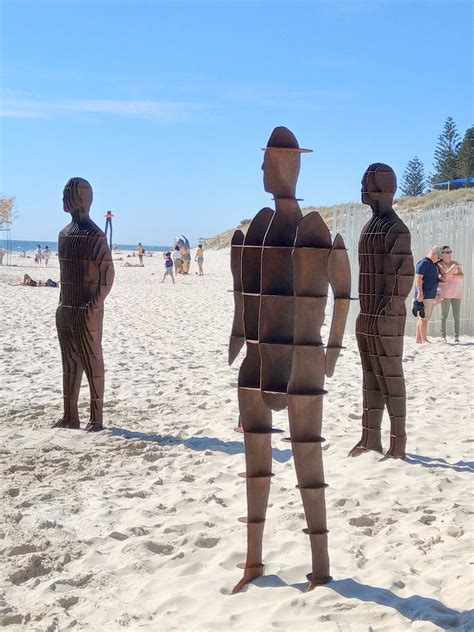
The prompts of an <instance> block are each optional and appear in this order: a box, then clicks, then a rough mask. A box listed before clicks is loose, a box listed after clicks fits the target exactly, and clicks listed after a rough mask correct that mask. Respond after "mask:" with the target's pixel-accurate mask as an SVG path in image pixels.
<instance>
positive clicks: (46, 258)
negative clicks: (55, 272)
mask: <svg viewBox="0 0 474 632" xmlns="http://www.w3.org/2000/svg"><path fill="white" fill-rule="evenodd" d="M42 255H43V259H44V265H45V266H46V267H48V263H49V260H50V258H51V250H50V249H49V246H45V248H44V250H43V253H42Z"/></svg>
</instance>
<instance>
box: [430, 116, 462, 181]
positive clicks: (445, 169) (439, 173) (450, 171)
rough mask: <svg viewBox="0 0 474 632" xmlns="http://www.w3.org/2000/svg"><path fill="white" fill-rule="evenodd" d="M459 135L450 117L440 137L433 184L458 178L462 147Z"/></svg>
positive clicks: (434, 164)
mask: <svg viewBox="0 0 474 632" xmlns="http://www.w3.org/2000/svg"><path fill="white" fill-rule="evenodd" d="M459 140H460V138H459V133H458V130H457V128H456V123H455V122H454V121H453V119H452V118H451V117H450V116H448V118H447V119H446V122H445V124H444V127H443V131H442V132H441V134H440V135H439V137H438V144H437V145H436V149H435V153H434V163H433V167H434V173H433V175H432V176H431V180H432V182H434V183H436V182H444V181H446V180H452V179H453V178H456V176H457V175H458V174H457V165H458V152H459V147H460V142H459Z"/></svg>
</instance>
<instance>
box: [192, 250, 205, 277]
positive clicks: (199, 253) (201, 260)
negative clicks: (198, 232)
mask: <svg viewBox="0 0 474 632" xmlns="http://www.w3.org/2000/svg"><path fill="white" fill-rule="evenodd" d="M194 261H197V264H198V268H199V276H204V272H203V271H202V264H203V263H204V250H203V247H202V245H201V244H199V246H198V247H197V251H196V256H195V257H194ZM196 274H197V273H196Z"/></svg>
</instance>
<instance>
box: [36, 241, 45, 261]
mask: <svg viewBox="0 0 474 632" xmlns="http://www.w3.org/2000/svg"><path fill="white" fill-rule="evenodd" d="M42 258H43V253H42V251H41V246H40V245H39V244H38V245H37V246H36V251H35V263H39V265H41V259H42Z"/></svg>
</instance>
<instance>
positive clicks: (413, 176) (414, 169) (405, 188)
mask: <svg viewBox="0 0 474 632" xmlns="http://www.w3.org/2000/svg"><path fill="white" fill-rule="evenodd" d="M426 186H427V182H426V177H425V168H424V166H423V163H422V162H421V160H420V159H419V158H418V156H415V157H414V158H413V159H412V160H410V162H409V163H408V165H407V168H406V169H405V172H404V174H403V178H402V182H401V184H400V190H401V192H402V193H403V195H423V193H424V192H425V189H426Z"/></svg>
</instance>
